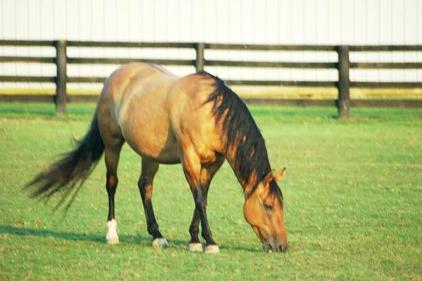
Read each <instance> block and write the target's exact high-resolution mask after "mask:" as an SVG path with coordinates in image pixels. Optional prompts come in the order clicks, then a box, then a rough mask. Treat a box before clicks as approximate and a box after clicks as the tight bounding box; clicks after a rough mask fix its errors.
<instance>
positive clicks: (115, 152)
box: [104, 140, 123, 244]
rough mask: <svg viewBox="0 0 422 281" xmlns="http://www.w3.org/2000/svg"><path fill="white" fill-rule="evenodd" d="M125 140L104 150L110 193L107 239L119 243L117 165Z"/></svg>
mask: <svg viewBox="0 0 422 281" xmlns="http://www.w3.org/2000/svg"><path fill="white" fill-rule="evenodd" d="M122 145H123V141H121V140H119V141H117V142H116V144H115V145H113V146H106V147H105V150H104V160H105V164H106V169H107V176H106V190H107V195H108V215H107V227H108V231H107V235H106V241H107V243H108V244H117V243H119V236H118V234H117V222H116V219H115V214H114V195H115V193H116V188H117V183H118V181H119V180H118V178H117V165H118V163H119V156H120V150H121V148H122Z"/></svg>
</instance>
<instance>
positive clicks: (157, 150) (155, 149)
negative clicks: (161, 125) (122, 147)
mask: <svg viewBox="0 0 422 281" xmlns="http://www.w3.org/2000/svg"><path fill="white" fill-rule="evenodd" d="M152 140H153V139H152V138H149V137H145V138H142V135H141V136H140V138H139V139H136V138H127V139H126V141H127V143H128V144H129V146H130V147H131V148H132V149H133V150H134V151H135V152H136V153H138V154H139V155H141V156H142V157H147V158H150V159H154V160H156V161H157V162H159V163H164V164H175V163H180V158H179V154H178V148H177V144H176V143H173V142H165V143H163V141H161V140H159V139H155V142H153V141H152Z"/></svg>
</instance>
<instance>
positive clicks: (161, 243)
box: [152, 238, 169, 248]
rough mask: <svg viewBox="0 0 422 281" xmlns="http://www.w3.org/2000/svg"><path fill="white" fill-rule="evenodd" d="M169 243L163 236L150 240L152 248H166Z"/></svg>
mask: <svg viewBox="0 0 422 281" xmlns="http://www.w3.org/2000/svg"><path fill="white" fill-rule="evenodd" d="M168 246H169V243H168V242H167V240H166V239H165V238H155V239H154V240H152V247H153V248H167V247H168Z"/></svg>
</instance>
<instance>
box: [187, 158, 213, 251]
mask: <svg viewBox="0 0 422 281" xmlns="http://www.w3.org/2000/svg"><path fill="white" fill-rule="evenodd" d="M182 163H183V170H184V172H185V176H186V179H187V181H188V183H189V185H190V188H191V191H192V195H193V198H194V202H195V212H194V215H193V218H192V223H191V226H190V228H189V232H190V234H191V242H190V243H189V249H190V250H191V251H193V252H197V251H202V246H201V245H200V242H199V238H198V232H199V225H198V223H199V220H200V222H201V228H202V233H201V234H202V237H203V238H204V239H205V241H206V246H205V252H206V253H218V252H219V248H218V246H217V243H215V241H214V239H213V237H212V232H211V229H210V226H209V223H208V217H207V194H208V187H209V183H210V180H211V178H212V175H210V173H209V169H207V168H205V167H203V166H202V165H201V163H200V161H199V159H197V157H195V155H194V156H192V154H191V156H190V157H189V156H188V155H187V157H184V158H183V161H182Z"/></svg>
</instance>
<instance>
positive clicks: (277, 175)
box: [273, 167, 286, 182]
mask: <svg viewBox="0 0 422 281" xmlns="http://www.w3.org/2000/svg"><path fill="white" fill-rule="evenodd" d="M285 174H286V168H285V167H284V168H283V169H281V170H280V171H278V172H273V178H274V180H275V181H276V182H280V181H281V180H282V179H283V177H284V175H285Z"/></svg>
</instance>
